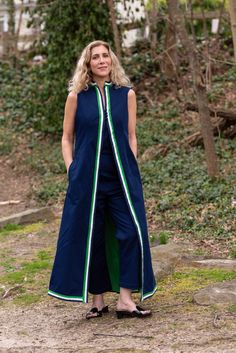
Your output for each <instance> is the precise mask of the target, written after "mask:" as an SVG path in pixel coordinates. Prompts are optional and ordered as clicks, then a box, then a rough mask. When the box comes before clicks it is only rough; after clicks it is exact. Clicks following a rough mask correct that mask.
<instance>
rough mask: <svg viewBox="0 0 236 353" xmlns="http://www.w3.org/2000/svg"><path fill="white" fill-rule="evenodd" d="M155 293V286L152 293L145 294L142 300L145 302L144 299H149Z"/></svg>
mask: <svg viewBox="0 0 236 353" xmlns="http://www.w3.org/2000/svg"><path fill="white" fill-rule="evenodd" d="M156 291H157V286H155V288H154V289H153V291H151V292H148V293H146V294H145V295H144V296H143V298H142V300H145V299H147V298H149V297H151V296H152V295H153V294H154V293H155V292H156Z"/></svg>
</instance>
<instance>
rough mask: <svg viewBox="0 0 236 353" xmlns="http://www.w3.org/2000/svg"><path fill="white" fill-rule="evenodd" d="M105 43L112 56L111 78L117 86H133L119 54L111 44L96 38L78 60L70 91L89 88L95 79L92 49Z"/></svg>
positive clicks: (70, 82)
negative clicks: (93, 75) (91, 61)
mask: <svg viewBox="0 0 236 353" xmlns="http://www.w3.org/2000/svg"><path fill="white" fill-rule="evenodd" d="M100 45H103V46H104V47H106V48H107V50H108V53H109V55H110V57H111V63H112V64H111V72H110V80H111V82H112V83H114V84H115V85H116V86H117V87H119V86H130V87H131V86H132V85H131V83H130V80H129V78H128V76H126V74H125V71H124V69H123V68H122V66H121V64H120V62H119V60H118V58H117V56H116V55H115V53H114V52H113V51H112V49H111V47H110V45H109V44H108V43H107V42H104V41H102V40H95V41H93V42H91V43H89V44H88V45H87V46H86V47H85V48H84V50H83V51H82V53H81V56H80V57H79V60H78V62H77V65H76V68H75V71H74V75H73V77H72V79H71V80H70V81H69V86H68V91H69V92H71V91H72V92H75V93H79V92H80V91H82V90H84V89H85V90H86V89H88V86H89V84H90V83H91V81H92V80H93V77H92V72H91V70H90V65H89V63H90V60H91V52H92V49H93V48H95V47H98V46H100Z"/></svg>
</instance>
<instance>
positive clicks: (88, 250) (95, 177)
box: [83, 87, 104, 303]
mask: <svg viewBox="0 0 236 353" xmlns="http://www.w3.org/2000/svg"><path fill="white" fill-rule="evenodd" d="M96 94H97V101H98V108H99V125H98V138H97V147H96V157H95V168H94V174H93V189H92V200H91V207H90V216H89V227H88V238H87V247H86V255H85V268H84V287H83V300H84V301H85V302H86V303H87V302H88V274H89V263H90V254H91V241H92V233H93V224H94V211H95V201H96V192H97V181H98V170H99V162H100V151H101V142H102V126H103V120H104V116H103V109H101V107H102V102H101V96H100V94H99V92H98V88H97V87H96Z"/></svg>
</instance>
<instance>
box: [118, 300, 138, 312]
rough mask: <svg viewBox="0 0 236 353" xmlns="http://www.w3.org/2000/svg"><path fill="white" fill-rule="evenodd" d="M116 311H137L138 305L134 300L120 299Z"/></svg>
mask: <svg viewBox="0 0 236 353" xmlns="http://www.w3.org/2000/svg"><path fill="white" fill-rule="evenodd" d="M116 309H117V310H118V311H121V310H125V311H130V312H132V311H134V310H136V304H135V303H134V302H133V301H132V300H125V301H124V300H122V299H120V298H119V300H118V302H117V305H116Z"/></svg>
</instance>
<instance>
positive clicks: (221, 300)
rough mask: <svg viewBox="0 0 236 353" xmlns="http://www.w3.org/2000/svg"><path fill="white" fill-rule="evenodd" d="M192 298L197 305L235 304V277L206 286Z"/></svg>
mask: <svg viewBox="0 0 236 353" xmlns="http://www.w3.org/2000/svg"><path fill="white" fill-rule="evenodd" d="M193 300H194V302H195V303H196V304H198V305H211V304H236V279H235V280H232V281H225V282H222V283H217V284H214V285H210V286H207V287H205V288H203V289H201V290H200V291H198V292H197V293H196V294H195V295H194V297H193Z"/></svg>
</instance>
